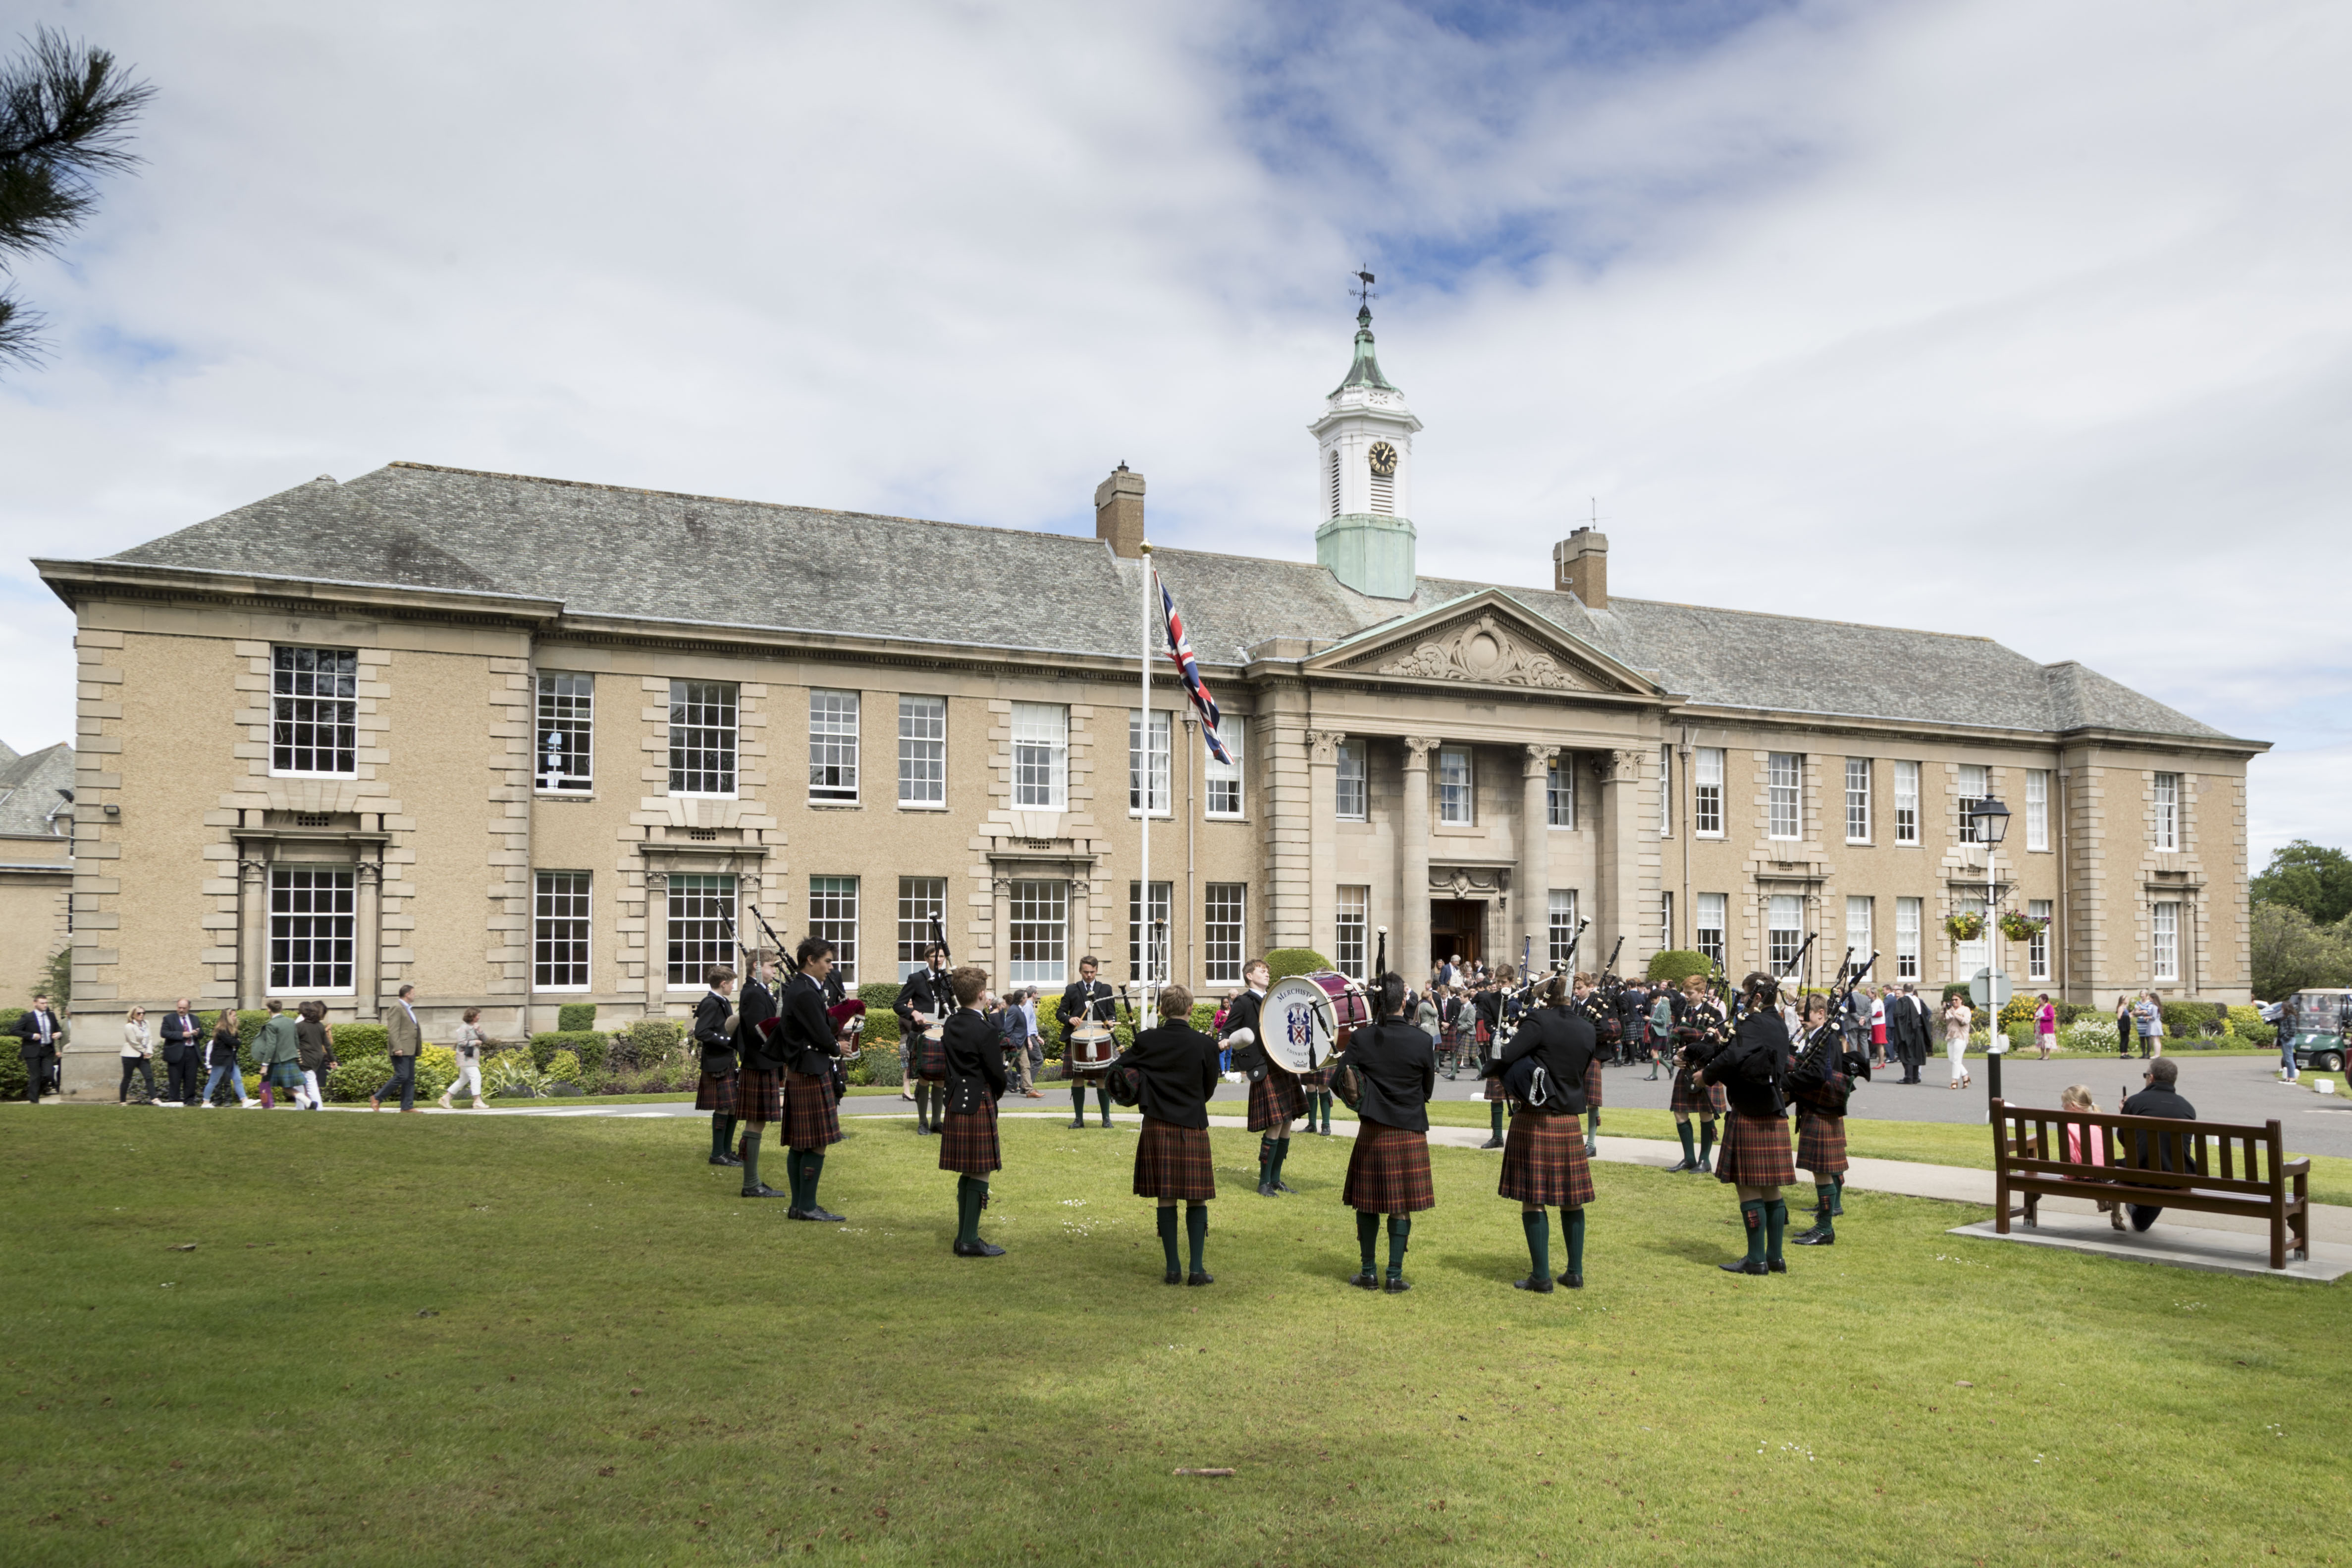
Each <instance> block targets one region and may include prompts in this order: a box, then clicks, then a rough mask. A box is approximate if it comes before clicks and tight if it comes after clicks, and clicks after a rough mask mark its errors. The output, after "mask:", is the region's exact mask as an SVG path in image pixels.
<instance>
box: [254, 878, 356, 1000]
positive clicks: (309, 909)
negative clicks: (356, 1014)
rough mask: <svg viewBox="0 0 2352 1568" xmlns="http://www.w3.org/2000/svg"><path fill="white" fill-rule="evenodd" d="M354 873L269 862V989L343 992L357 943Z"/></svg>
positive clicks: (302, 992)
mask: <svg viewBox="0 0 2352 1568" xmlns="http://www.w3.org/2000/svg"><path fill="white" fill-rule="evenodd" d="M358 877H359V873H358V872H357V870H355V869H354V868H350V867H341V868H338V867H329V866H273V867H271V868H269V989H270V990H272V991H275V992H279V993H282V994H289V995H300V996H348V995H350V994H352V954H353V953H354V952H356V951H357V950H358V945H359V931H358V924H359V917H358V912H357V911H358V908H359V905H358V891H357V888H356V883H357V881H358Z"/></svg>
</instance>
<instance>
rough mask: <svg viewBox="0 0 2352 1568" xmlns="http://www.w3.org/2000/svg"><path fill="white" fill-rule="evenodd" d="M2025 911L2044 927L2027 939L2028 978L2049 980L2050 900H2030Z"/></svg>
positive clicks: (2026, 974) (2026, 960) (2026, 975)
mask: <svg viewBox="0 0 2352 1568" xmlns="http://www.w3.org/2000/svg"><path fill="white" fill-rule="evenodd" d="M2025 912H2026V913H2027V914H2028V915H2029V916H2031V917H2032V918H2033V919H2034V920H2037V921H2041V922H2042V929H2041V930H2039V931H2035V932H2034V933H2033V934H2032V936H2031V937H2029V938H2027V939H2026V943H2025V977H2026V978H2027V979H2028V980H2047V979H2049V978H2050V914H2051V903H2050V900H2048V899H2031V900H2027V901H2026V905H2025Z"/></svg>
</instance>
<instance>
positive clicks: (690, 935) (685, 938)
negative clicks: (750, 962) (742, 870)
mask: <svg viewBox="0 0 2352 1568" xmlns="http://www.w3.org/2000/svg"><path fill="white" fill-rule="evenodd" d="M734 921H735V879H734V878H732V877H724V876H705V875H702V874H700V873H688V872H672V873H671V874H670V879H669V930H668V931H667V935H666V941H667V947H668V959H669V968H668V973H669V978H668V982H667V984H668V985H669V988H670V989H671V990H673V991H699V990H701V989H702V986H703V978H702V977H703V976H704V975H706V974H708V973H710V971H711V968H712V966H714V965H716V964H720V963H732V962H733V961H734V958H735V939H734V937H733V936H732V935H730V933H729V928H730V926H731V925H733V924H734Z"/></svg>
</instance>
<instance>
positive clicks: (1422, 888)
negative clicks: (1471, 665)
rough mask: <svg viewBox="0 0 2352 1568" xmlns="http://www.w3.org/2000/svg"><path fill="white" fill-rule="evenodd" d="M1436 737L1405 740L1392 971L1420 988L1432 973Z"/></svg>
mask: <svg viewBox="0 0 2352 1568" xmlns="http://www.w3.org/2000/svg"><path fill="white" fill-rule="evenodd" d="M1439 744H1440V742H1438V741H1437V740H1436V739H1435V738H1434V737H1431V736H1422V735H1407V736H1406V737H1405V738H1404V803H1403V805H1402V806H1400V807H1399V808H1398V809H1399V812H1400V814H1401V816H1400V819H1399V821H1398V823H1397V859H1398V871H1397V918H1396V931H1397V939H1396V942H1394V944H1392V945H1391V948H1390V950H1389V967H1390V968H1391V969H1393V970H1395V971H1396V972H1397V973H1399V974H1402V975H1403V976H1404V977H1405V981H1406V983H1407V984H1411V985H1413V986H1415V987H1418V986H1419V985H1420V984H1422V983H1423V980H1424V979H1425V978H1426V977H1427V975H1428V973H1429V753H1430V752H1433V751H1435V750H1436V749H1437V748H1438V745H1439Z"/></svg>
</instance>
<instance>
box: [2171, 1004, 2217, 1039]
mask: <svg viewBox="0 0 2352 1568" xmlns="http://www.w3.org/2000/svg"><path fill="white" fill-rule="evenodd" d="M2163 1014H2164V1032H2165V1033H2166V1034H2168V1035H2174V1036H2195V1035H2199V1034H2201V1033H2203V1032H2204V1030H2205V1028H2206V1026H2208V1025H2215V1026H2218V1025H2219V1024H2221V1021H2222V1018H2223V1016H2224V1015H2223V1013H2222V1010H2221V1008H2219V1007H2217V1006H2215V1005H2213V1004H2212V1003H2210V1002H2167V1003H2165V1004H2164V1005H2163Z"/></svg>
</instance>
